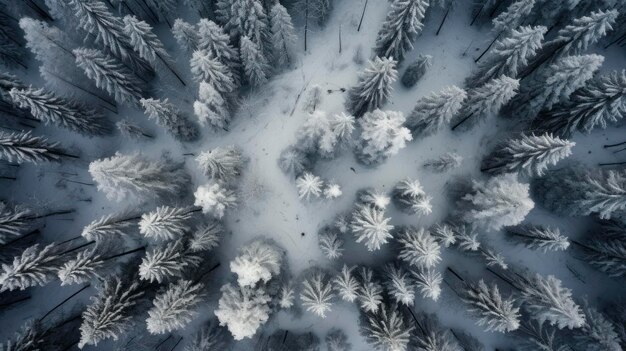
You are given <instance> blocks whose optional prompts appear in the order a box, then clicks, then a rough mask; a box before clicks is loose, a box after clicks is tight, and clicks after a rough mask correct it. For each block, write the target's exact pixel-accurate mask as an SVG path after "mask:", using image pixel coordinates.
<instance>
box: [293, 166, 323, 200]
mask: <svg viewBox="0 0 626 351" xmlns="http://www.w3.org/2000/svg"><path fill="white" fill-rule="evenodd" d="M323 186H324V181H322V179H321V178H320V177H318V176H316V175H314V174H311V173H309V172H304V173H303V174H302V175H301V176H299V177H298V178H296V187H297V188H298V197H300V198H301V199H305V200H309V199H310V198H311V196H312V197H315V198H319V197H320V196H321V195H322V188H323Z"/></svg>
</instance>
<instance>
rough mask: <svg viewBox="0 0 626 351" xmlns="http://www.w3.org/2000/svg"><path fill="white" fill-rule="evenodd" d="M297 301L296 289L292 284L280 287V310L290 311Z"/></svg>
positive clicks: (288, 283)
mask: <svg viewBox="0 0 626 351" xmlns="http://www.w3.org/2000/svg"><path fill="white" fill-rule="evenodd" d="M295 300H296V296H295V289H294V288H293V284H292V283H291V282H287V283H284V284H283V285H282V286H281V287H280V299H279V301H278V305H279V306H280V308H284V309H289V308H291V307H293V306H294V304H295Z"/></svg>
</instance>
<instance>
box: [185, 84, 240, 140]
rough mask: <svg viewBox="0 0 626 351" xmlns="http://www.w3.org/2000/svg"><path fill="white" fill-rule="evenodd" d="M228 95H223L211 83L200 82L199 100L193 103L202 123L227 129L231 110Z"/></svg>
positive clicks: (195, 112)
mask: <svg viewBox="0 0 626 351" xmlns="http://www.w3.org/2000/svg"><path fill="white" fill-rule="evenodd" d="M227 98H228V96H226V97H225V96H224V95H222V93H220V92H219V91H218V90H217V89H215V87H214V86H213V84H211V83H207V82H200V88H199V90H198V100H196V101H194V103H193V111H194V114H195V115H196V117H198V121H199V122H200V125H202V126H203V127H204V126H206V125H207V124H208V125H211V126H212V127H214V128H222V129H224V130H226V127H227V126H228V122H230V117H231V112H230V108H229V104H230V103H229V101H228V100H227Z"/></svg>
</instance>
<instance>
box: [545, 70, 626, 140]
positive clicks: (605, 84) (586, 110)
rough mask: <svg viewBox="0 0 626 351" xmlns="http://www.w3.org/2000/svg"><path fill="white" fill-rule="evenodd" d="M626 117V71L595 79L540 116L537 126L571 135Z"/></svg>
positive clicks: (602, 126) (563, 134) (614, 72)
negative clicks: (564, 101)
mask: <svg viewBox="0 0 626 351" xmlns="http://www.w3.org/2000/svg"><path fill="white" fill-rule="evenodd" d="M624 116H626V71H625V70H622V71H621V72H619V71H613V72H611V73H610V74H605V75H600V76H598V77H596V78H594V79H591V80H590V81H589V82H588V84H587V85H586V86H584V87H582V88H580V89H578V90H576V91H575V92H573V93H572V95H570V99H569V101H568V102H566V103H563V104H560V105H557V106H555V107H554V108H553V109H552V110H550V111H546V112H545V113H542V114H540V115H539V117H538V118H537V119H535V120H534V121H533V127H535V128H537V129H540V130H545V131H548V132H552V133H555V134H557V135H561V136H565V137H567V136H569V135H571V134H573V133H574V132H575V131H577V130H578V131H581V132H585V133H589V132H591V131H592V130H593V129H594V128H596V127H598V126H600V127H601V128H606V127H607V125H608V124H609V123H615V122H617V121H619V120H621V119H622V118H624Z"/></svg>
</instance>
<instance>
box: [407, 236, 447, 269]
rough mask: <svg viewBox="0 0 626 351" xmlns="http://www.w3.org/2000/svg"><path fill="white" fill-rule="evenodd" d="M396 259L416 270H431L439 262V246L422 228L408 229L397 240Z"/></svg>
mask: <svg viewBox="0 0 626 351" xmlns="http://www.w3.org/2000/svg"><path fill="white" fill-rule="evenodd" d="M397 240H398V243H399V244H400V246H401V248H400V253H399V254H398V258H400V259H401V260H403V261H405V262H406V263H408V264H410V265H411V266H415V267H418V268H432V267H434V266H435V265H437V263H439V262H441V246H439V243H438V242H437V241H436V240H435V238H433V237H432V236H431V235H430V233H429V232H428V231H426V230H424V228H419V229H414V228H409V229H405V230H404V231H402V234H401V235H400V237H399V238H398V239H397Z"/></svg>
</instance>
